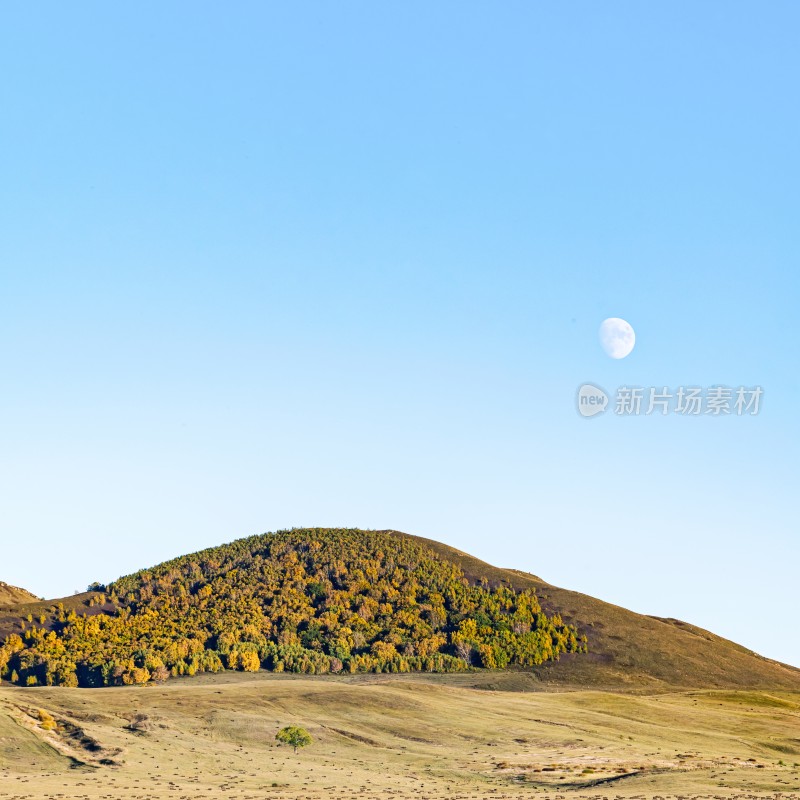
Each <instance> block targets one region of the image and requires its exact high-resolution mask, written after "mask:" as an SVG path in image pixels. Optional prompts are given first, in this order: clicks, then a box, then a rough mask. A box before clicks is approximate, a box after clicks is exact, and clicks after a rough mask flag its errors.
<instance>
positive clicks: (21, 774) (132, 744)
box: [0, 673, 800, 800]
mask: <svg viewBox="0 0 800 800" xmlns="http://www.w3.org/2000/svg"><path fill="white" fill-rule="evenodd" d="M525 685H528V684H526V681H525V676H514V674H513V673H507V674H498V673H475V674H468V675H457V676H437V675H410V676H388V675H385V676H376V675H372V676H353V677H340V678H331V677H325V678H313V677H292V676H277V675H271V674H268V673H258V674H254V675H248V674H244V673H235V674H231V673H228V674H225V675H219V676H211V675H205V676H199V677H196V678H191V679H183V680H173V681H170V682H169V683H167V684H165V685H163V686H148V687H140V688H136V687H120V688H110V689H97V690H80V689H46V688H39V689H23V688H16V687H10V686H9V685H8V684H4V685H3V688H2V689H0V798H3V800H11V798H13V799H14V800H22V799H23V798H26V799H29V800H32V799H34V798H45V797H48V798H49V797H54V798H64V799H65V800H70V799H78V798H80V799H81V800H116V798H126V799H127V800H145V799H146V798H153V799H155V798H158V799H159V800H161V798H174V799H175V800H190V799H191V800H204V799H206V798H218V797H226V798H237V799H238V798H240V799H241V800H256V799H257V798H273V797H274V798H320V799H321V798H328V797H333V798H362V799H365V798H395V799H396V800H399V799H400V798H415V799H416V800H420V799H421V798H453V799H455V798H517V797H530V796H537V797H541V798H545V797H547V798H552V799H553V800H555V799H556V798H578V797H582V798H596V800H601V799H602V798H608V800H614V799H615V798H655V797H674V798H681V797H682V798H690V797H697V796H704V797H713V798H733V797H739V798H744V797H753V796H758V797H778V796H782V797H783V798H789V797H800V693H795V692H781V691H774V692H767V691H731V690H709V689H705V690H696V691H686V690H682V691H672V692H670V691H663V692H658V693H649V694H644V693H627V694H626V693H619V692H616V693H615V692H602V691H508V690H507V689H513V688H519V687H520V686H525ZM40 709H41V710H44V711H45V712H47V714H49V715H50V716H52V717H53V718H54V719H55V721H56V722H57V723H58V729H57V730H46V728H47V727H50V726H48V725H46V724H45V725H43V724H42V722H41V718H40V714H39V711H40ZM47 714H46V715H45V717H46V716H47ZM136 714H138V715H140V718H139V722H138V723H137V724H135V725H134V726H133V727H134V728H135V729H131V727H130V725H131V720H132V719H134V715H136ZM145 718H146V719H145ZM288 724H298V725H301V726H303V727H305V728H306V729H307V730H308V731H309V732H310V733H311V734H312V736H313V737H314V743H313V744H312V745H311V746H310V747H308V748H306V749H305V750H301V751H300V752H299V753H297V754H296V755H295V754H294V753H293V752H292V750H291V749H290V748H288V747H284V746H280V745H278V744H277V743H276V742H275V740H274V737H275V733H276V732H277V730H278V729H279V728H280V727H282V726H284V725H288Z"/></svg>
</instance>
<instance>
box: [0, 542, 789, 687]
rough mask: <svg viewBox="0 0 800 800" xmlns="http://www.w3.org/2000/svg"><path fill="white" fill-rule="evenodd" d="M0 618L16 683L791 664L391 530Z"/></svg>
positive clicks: (237, 547)
mask: <svg viewBox="0 0 800 800" xmlns="http://www.w3.org/2000/svg"><path fill="white" fill-rule="evenodd" d="M84 617H85V618H84ZM30 620H33V622H30ZM9 634H16V635H21V636H22V639H21V640H20V641H19V642H17V643H16V644H15V645H14V648H13V649H14V652H13V653H9V650H10V649H12V648H9V646H8V644H6V646H5V653H6V656H3V650H2V648H0V671H2V670H3V667H4V666H5V675H6V677H7V678H8V677H14V678H15V679H16V681H17V682H20V683H30V682H31V678H33V680H34V681H35V682H36V683H48V682H52V683H61V684H66V685H70V684H71V683H73V682H80V683H81V684H82V685H107V684H114V683H138V682H146V681H148V680H151V679H153V678H157V679H159V680H163V679H165V678H166V677H168V676H169V674H170V673H171V674H172V675H173V676H176V675H183V674H189V675H193V674H195V673H199V672H204V671H217V670H221V669H223V668H226V669H238V670H245V671H252V670H257V669H260V668H266V669H270V670H276V671H294V672H302V673H311V674H315V673H341V672H344V673H350V672H356V673H358V672H369V671H373V672H374V671H377V672H392V673H401V672H406V671H414V670H426V671H438V672H453V671H464V670H468V672H467V674H465V676H464V680H466V681H468V683H467V684H466V685H474V686H480V687H482V688H490V689H507V690H541V689H546V688H548V687H562V688H608V689H624V690H630V691H640V690H644V691H651V690H659V689H664V688H669V687H693V688H761V689H786V690H800V670H797V669H794V668H792V667H789V666H786V665H783V664H779V663H777V662H775V661H771V660H769V659H766V658H763V657H761V656H759V655H757V654H755V653H752V652H751V651H749V650H747V649H746V648H743V647H741V646H739V645H737V644H735V643H733V642H730V641H727V640H725V639H722V638H721V637H718V636H715V635H714V634H711V633H709V632H707V631H704V630H702V629H700V628H696V627H694V626H692V625H689V624H687V623H684V622H680V621H677V620H669V619H658V618H654V617H648V616H644V615H641V614H636V613H634V612H631V611H628V610H626V609H624V608H620V607H618V606H614V605H611V604H608V603H604V602H602V601H601V600H597V599H595V598H592V597H589V596H587V595H583V594H580V593H578V592H572V591H569V590H566V589H561V588H558V587H555V586H552V585H550V584H548V583H547V582H545V581H543V580H542V579H541V578H538V577H537V576H535V575H530V574H528V573H524V572H520V571H518V570H508V569H500V568H497V567H493V566H491V565H489V564H486V563H484V562H482V561H480V560H478V559H476V558H474V557H472V556H470V555H469V554H466V553H463V552H461V551H458V550H456V549H454V548H451V547H449V546H447V545H444V544H441V543H439V542H436V541H433V540H429V539H423V538H421V537H414V536H410V535H407V534H403V533H400V532H397V531H370V532H364V531H330V530H319V529H318V530H301V531H290V532H283V533H281V534H266V535H264V536H259V537H250V538H249V539H243V540H239V541H237V542H233V543H231V544H230V545H223V546H222V547H218V548H211V549H209V550H206V551H202V552H201V553H196V554H192V555H188V556H184V557H182V558H178V559H174V560H172V561H169V562H166V563H164V564H161V565H158V566H156V567H153V568H151V569H148V570H143V571H141V572H139V573H136V574H135V575H132V576H127V577H126V578H122V579H120V580H119V581H117V582H116V583H115V584H113V585H111V586H110V587H108V591H106V592H89V593H86V594H84V595H76V596H74V597H71V598H65V599H64V600H62V601H57V602H53V601H50V602H26V603H23V604H19V605H17V606H13V607H6V608H0V640H2V637H3V636H8V635H9ZM51 634H54V635H51ZM583 637H585V641H586V646H585V647H584V645H583ZM15 641H16V640H15ZM584 650H588V652H583V651H584ZM4 659H5V664H4V663H3V662H4ZM481 667H502V668H504V669H492V670H491V671H485V670H484V671H482V672H475V671H474V670H476V669H480V668H481ZM12 673H16V674H15V675H13V674H12ZM72 675H74V676H75V677H74V678H73V677H71V676H72Z"/></svg>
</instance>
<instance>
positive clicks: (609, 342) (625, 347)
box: [600, 317, 636, 358]
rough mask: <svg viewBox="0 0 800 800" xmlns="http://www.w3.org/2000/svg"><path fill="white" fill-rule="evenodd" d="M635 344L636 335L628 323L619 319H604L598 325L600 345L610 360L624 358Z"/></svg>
mask: <svg viewBox="0 0 800 800" xmlns="http://www.w3.org/2000/svg"><path fill="white" fill-rule="evenodd" d="M635 344H636V334H635V333H634V332H633V328H632V327H631V326H630V323H629V322H626V321H625V320H624V319H620V318H619V317H609V318H608V319H604V320H603V322H602V324H601V325H600V345H601V346H602V348H603V350H605V351H606V355H608V356H611V358H625V356H627V355H629V354H630V352H631V350H633V346H634V345H635Z"/></svg>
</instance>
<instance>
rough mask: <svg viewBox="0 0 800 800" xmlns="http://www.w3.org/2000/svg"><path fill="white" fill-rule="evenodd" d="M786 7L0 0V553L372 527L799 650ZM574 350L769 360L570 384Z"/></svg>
mask: <svg viewBox="0 0 800 800" xmlns="http://www.w3.org/2000/svg"><path fill="white" fill-rule="evenodd" d="M798 24H800V11H798V8H797V6H796V4H792V3H788V2H787V3H772V4H770V5H769V7H759V8H756V7H755V6H753V5H751V4H737V3H730V2H725V3H722V2H718V3H713V2H711V3H704V4H702V7H700V6H698V5H697V4H694V3H671V4H662V5H661V6H660V7H656V6H654V5H652V4H650V5H648V6H644V5H642V4H636V3H614V4H610V5H608V4H606V5H603V6H599V5H597V4H595V3H576V4H572V6H570V8H568V9H564V8H558V9H557V8H556V7H545V6H544V5H540V6H537V5H535V4H531V3H506V4H503V5H502V6H498V5H497V4H494V5H491V6H490V5H488V4H478V3H457V4H456V3H439V4H436V5H435V7H433V8H431V6H430V4H424V3H403V4H396V5H395V6H394V7H391V6H387V5H381V6H377V5H375V4H367V3H339V4H335V5H333V4H322V3H310V4H305V5H296V4H295V5H294V6H293V7H292V8H289V7H288V4H266V3H238V4H234V6H233V7H231V6H228V7H226V8H225V9H222V8H221V7H219V6H215V5H212V4H210V3H206V4H203V3H200V4H198V3H191V4H189V3H171V4H169V6H168V7H164V4H157V3H151V4H147V3H141V4H137V5H136V6H135V7H134V6H130V7H128V8H121V7H119V6H118V5H117V6H115V7H111V6H109V5H108V4H101V3H83V4H80V6H71V7H66V6H64V5H63V4H57V3H50V4H47V3H45V4H39V5H37V7H36V8H33V7H30V6H24V5H23V4H16V5H14V6H6V7H4V9H3V11H2V17H0V68H2V74H3V75H4V76H5V79H4V80H3V81H2V82H0V109H1V110H2V111H1V112H0V364H2V373H0V380H2V384H1V385H0V411H2V418H3V419H4V420H5V424H4V425H2V426H0V506H2V516H1V517H0V519H1V521H2V522H1V524H2V558H1V559H0V580H5V581H7V582H10V583H16V584H19V585H23V586H26V587H27V588H30V589H31V590H33V591H35V592H37V593H39V594H41V595H46V596H56V595H63V594H68V593H70V592H72V591H73V590H75V589H78V588H83V587H85V586H86V584H87V583H88V582H90V581H93V580H101V581H107V580H111V579H113V578H115V577H117V576H118V575H120V574H125V573H127V572H130V571H133V570H135V569H138V568H140V567H144V566H147V565H150V564H152V563H154V562H157V561H160V560H162V559H165V558H168V557H171V556H173V555H177V554H179V553H183V552H187V551H192V550H196V549H199V548H202V547H205V546H209V545H213V544H217V543H221V542H223V541H229V540H231V539H234V538H238V537H240V536H245V535H250V534H253V533H257V532H262V531H266V530H275V529H279V528H283V527H291V526H305V525H326V526H339V525H348V526H350V525H357V526H361V527H371V528H386V527H391V528H397V529H401V530H406V531H409V532H412V533H417V534H420V535H424V536H429V537H431V538H434V539H440V540H443V541H445V542H448V543H450V544H453V545H455V546H457V547H459V548H461V549H463V550H467V551H470V552H472V553H474V554H476V555H478V556H480V557H482V558H485V559H486V560H488V561H491V562H493V563H496V564H499V565H502V566H512V567H516V568H519V569H523V570H527V571H531V572H534V573H536V574H539V575H541V576H542V577H544V578H546V579H547V580H549V581H551V582H553V583H557V584H560V585H564V586H567V587H569V588H574V589H578V590H581V591H584V592H587V593H590V594H593V595H596V596H599V597H601V598H603V599H606V600H609V601H612V602H615V603H618V604H621V605H624V606H627V607H629V608H633V609H635V610H638V611H641V612H645V613H651V614H657V615H661V616H674V617H679V618H683V619H687V620H689V621H691V622H694V623H696V624H698V625H701V626H703V627H707V628H709V629H711V630H714V631H715V632H717V633H720V634H722V635H724V636H727V637H729V638H732V639H735V640H737V641H739V642H741V643H743V644H745V645H747V646H749V647H751V648H753V649H755V650H758V651H759V652H762V653H764V654H766V655H768V656H771V657H774V658H779V659H782V660H785V661H788V662H791V663H794V664H798V665H800V642H798V640H797V637H796V636H794V631H795V629H796V620H795V610H796V607H797V599H796V590H795V588H794V587H795V586H796V570H797V564H798V562H799V561H800V546H799V545H798V529H797V500H796V487H797V478H798V475H797V461H796V448H797V442H798V433H799V432H800V431H799V428H800V425H799V424H798V415H797V399H798V397H800V385H799V382H798V376H797V371H796V366H797V352H798V344H800V342H799V341H798V339H799V338H800V337H799V336H798V332H799V330H800V329H799V325H798V321H797V313H796V306H797V301H798V290H799V289H800V285H799V284H800V278H798V252H799V248H798V244H800V242H798V227H797V208H798V199H799V198H798V186H800V180H799V179H800V168H799V166H800V165H799V163H798V160H799V157H798V149H797V142H798V140H800V136H799V134H800V130H798V129H799V128H800V125H799V124H798V123H800V113H799V112H798V109H797V104H796V103H795V102H794V98H795V96H796V84H797V79H798V66H800V65H799V63H798V56H797V51H796V42H795V36H794V32H795V31H796V30H797V26H798ZM609 316H619V317H624V318H625V319H627V320H628V321H629V322H630V323H631V324H632V325H633V326H634V328H635V329H636V333H637V346H636V349H635V350H634V351H633V353H632V354H631V355H630V356H629V357H628V358H627V359H624V360H621V361H614V360H612V359H609V358H608V357H607V356H605V355H604V353H603V352H602V350H601V349H600V347H599V345H598V341H597V328H598V326H599V324H600V322H601V321H602V320H603V319H604V318H606V317H609ZM586 381H590V382H593V383H596V384H598V385H600V386H603V387H605V388H607V389H609V390H614V389H615V388H616V387H618V386H620V385H623V384H629V385H637V386H651V385H655V386H668V387H673V388H674V387H677V386H679V385H701V386H709V385H712V384H727V385H730V386H739V385H747V386H752V385H761V386H763V387H764V398H763V405H762V411H761V413H760V414H759V415H758V416H757V417H746V418H744V417H743V418H737V417H727V418H724V419H712V418H710V417H703V418H702V419H686V418H680V417H676V416H674V415H671V416H668V417H666V418H653V417H646V418H644V417H642V418H624V417H619V416H615V415H613V414H605V415H603V416H601V417H597V418H592V419H583V418H581V417H580V416H579V415H578V414H577V413H576V410H575V392H576V390H577V387H578V386H579V385H581V384H582V383H584V382H586Z"/></svg>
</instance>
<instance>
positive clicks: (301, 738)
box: [275, 725, 314, 753]
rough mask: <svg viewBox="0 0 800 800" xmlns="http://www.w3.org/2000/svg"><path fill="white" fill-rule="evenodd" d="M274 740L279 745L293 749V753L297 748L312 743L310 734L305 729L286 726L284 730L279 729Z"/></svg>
mask: <svg viewBox="0 0 800 800" xmlns="http://www.w3.org/2000/svg"><path fill="white" fill-rule="evenodd" d="M275 738H276V739H277V740H278V741H279V742H280V743H281V744H288V745H289V746H290V747H293V748H294V751H295V753H296V752H297V748H298V747H305V746H306V745H309V744H311V742H313V741H314V740H313V739H312V738H311V734H310V733H309V732H308V731H307V730H306V729H305V728H298V727H297V726H296V725H288V726H287V727H285V728H281V729H280V730H279V731H278V733H277V734H276V735H275Z"/></svg>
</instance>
